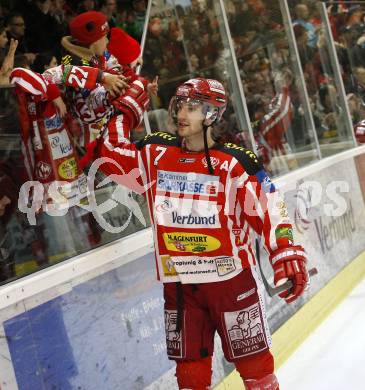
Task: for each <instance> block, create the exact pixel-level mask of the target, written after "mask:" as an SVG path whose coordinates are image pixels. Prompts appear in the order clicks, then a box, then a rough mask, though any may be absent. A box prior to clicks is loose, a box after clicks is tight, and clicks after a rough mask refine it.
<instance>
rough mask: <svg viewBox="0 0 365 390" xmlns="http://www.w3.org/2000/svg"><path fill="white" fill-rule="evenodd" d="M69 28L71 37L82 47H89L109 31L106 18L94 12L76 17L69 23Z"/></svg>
mask: <svg viewBox="0 0 365 390" xmlns="http://www.w3.org/2000/svg"><path fill="white" fill-rule="evenodd" d="M69 27H70V33H71V35H72V37H73V38H75V39H76V40H77V41H78V42H80V43H82V44H84V45H91V44H92V43H94V42H96V41H97V40H99V39H100V38H102V37H103V36H104V35H106V34H107V33H108V31H109V25H108V22H107V20H106V16H105V15H104V14H102V13H101V12H96V11H89V12H84V13H83V14H80V15H77V16H76V17H75V18H73V19H72V20H71V21H70V24H69Z"/></svg>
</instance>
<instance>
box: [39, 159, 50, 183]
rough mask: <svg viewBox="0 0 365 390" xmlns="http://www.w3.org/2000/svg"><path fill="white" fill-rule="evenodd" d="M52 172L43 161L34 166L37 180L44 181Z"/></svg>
mask: <svg viewBox="0 0 365 390" xmlns="http://www.w3.org/2000/svg"><path fill="white" fill-rule="evenodd" d="M51 172H52V167H51V166H50V165H49V164H47V163H45V162H44V161H39V162H38V163H37V165H36V174H37V177H38V178H39V179H42V180H45V179H47V178H48V177H49V175H50V174H51Z"/></svg>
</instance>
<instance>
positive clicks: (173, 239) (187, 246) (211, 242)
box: [162, 232, 221, 253]
mask: <svg viewBox="0 0 365 390" xmlns="http://www.w3.org/2000/svg"><path fill="white" fill-rule="evenodd" d="M162 237H163V240H164V242H165V246H166V249H167V250H170V251H174V252H185V253H206V252H212V251H215V250H216V249H218V248H220V246H221V243H220V241H219V240H217V239H216V238H215V237H212V236H208V235H206V234H197V233H184V232H173V233H163V235H162Z"/></svg>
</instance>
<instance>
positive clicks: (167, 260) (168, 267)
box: [161, 255, 177, 276]
mask: <svg viewBox="0 0 365 390" xmlns="http://www.w3.org/2000/svg"><path fill="white" fill-rule="evenodd" d="M161 263H162V268H163V273H164V275H165V276H177V272H176V269H175V266H174V262H173V261H172V259H171V257H170V256H169V255H164V256H161Z"/></svg>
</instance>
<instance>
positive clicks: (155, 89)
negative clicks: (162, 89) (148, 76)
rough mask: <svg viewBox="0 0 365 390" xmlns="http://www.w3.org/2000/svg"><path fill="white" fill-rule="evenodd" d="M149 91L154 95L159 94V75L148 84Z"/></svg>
mask: <svg viewBox="0 0 365 390" xmlns="http://www.w3.org/2000/svg"><path fill="white" fill-rule="evenodd" d="M147 91H148V93H149V94H150V95H154V96H157V92H158V76H156V77H155V78H154V79H153V81H152V83H148V85H147Z"/></svg>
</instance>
